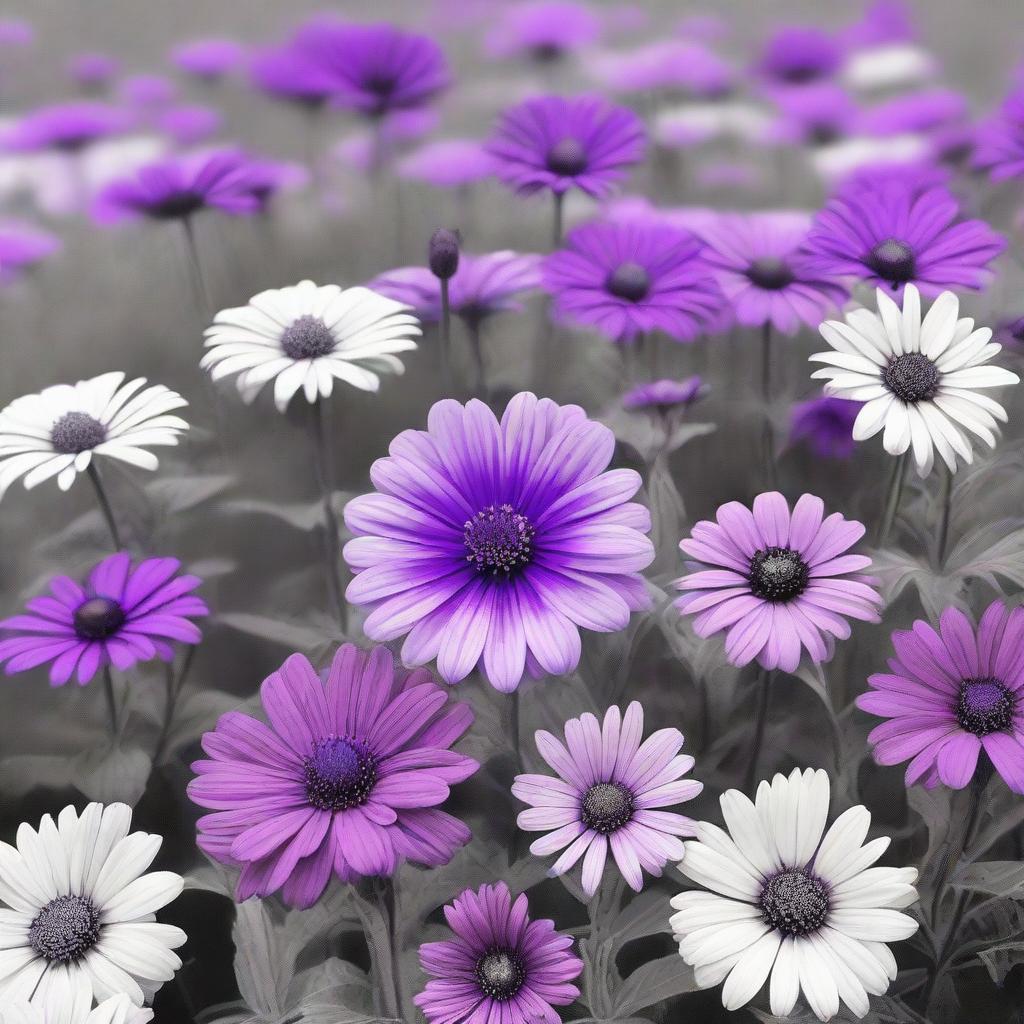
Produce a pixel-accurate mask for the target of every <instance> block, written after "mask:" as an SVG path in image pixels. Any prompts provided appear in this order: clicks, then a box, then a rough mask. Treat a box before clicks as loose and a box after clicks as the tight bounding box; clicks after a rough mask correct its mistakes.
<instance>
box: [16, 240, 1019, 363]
mask: <svg viewBox="0 0 1024 1024" xmlns="http://www.w3.org/2000/svg"><path fill="white" fill-rule="evenodd" d="M0 264H2V257H0ZM992 340H993V341H994V342H996V343H997V344H999V345H1002V346H1003V348H1004V349H1008V350H1009V351H1010V352H1013V353H1015V354H1017V355H1021V354H1024V316H1015V317H1011V318H1009V319H1006V320H1002V321H1000V322H999V323H998V324H997V325H996V329H995V331H994V332H993V334H992Z"/></svg>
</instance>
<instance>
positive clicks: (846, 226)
mask: <svg viewBox="0 0 1024 1024" xmlns="http://www.w3.org/2000/svg"><path fill="white" fill-rule="evenodd" d="M959 213H960V207H959V204H958V203H957V200H956V198H955V197H954V196H953V194H952V193H951V192H950V191H949V190H948V189H945V188H942V187H940V186H937V187H935V188H930V189H927V190H926V191H924V192H920V191H918V190H917V189H915V188H914V187H913V184H912V183H911V184H908V183H905V182H902V181H898V180H892V181H888V182H885V183H883V184H880V185H878V186H877V187H846V188H844V189H843V190H842V191H841V192H840V194H839V195H838V196H836V198H834V199H833V200H832V201H831V202H830V203H829V204H828V206H826V207H825V209H824V210H822V211H821V212H820V213H819V214H818V215H817V217H816V218H815V221H814V226H813V227H812V228H811V233H810V235H809V236H808V239H807V251H808V253H809V254H810V256H811V261H810V266H811V267H812V268H813V269H814V270H815V271H816V272H817V273H819V274H822V275H823V276H826V277H837V276H850V277H854V278H859V279H860V280H862V281H866V282H868V283H869V284H872V285H875V286H877V287H879V288H885V289H887V290H888V291H890V292H892V293H893V294H894V295H902V293H903V286H904V285H905V284H907V283H908V282H911V281H912V282H913V283H914V284H915V285H917V287H918V288H919V289H920V291H921V294H922V295H926V296H929V297H934V296H937V295H938V294H939V293H940V292H942V291H944V290H945V289H947V288H950V289H954V290H956V289H962V288H973V289H975V290H980V289H981V288H984V287H985V286H986V285H987V284H988V282H989V281H990V280H991V279H992V270H991V269H990V268H989V263H990V262H991V261H992V260H993V259H995V257H996V256H998V255H999V254H1000V253H1001V252H1002V251H1003V249H1005V248H1006V240H1005V239H1004V238H1003V237H1002V236H1001V235H998V234H996V232H995V231H993V230H992V229H991V228H990V227H989V226H988V225H987V224H986V223H985V222H984V221H981V220H966V221H960V220H958V219H957V218H958V216H959Z"/></svg>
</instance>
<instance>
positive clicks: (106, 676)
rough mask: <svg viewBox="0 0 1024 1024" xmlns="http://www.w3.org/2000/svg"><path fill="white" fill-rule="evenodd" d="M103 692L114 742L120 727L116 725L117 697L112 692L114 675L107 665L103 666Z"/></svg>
mask: <svg viewBox="0 0 1024 1024" xmlns="http://www.w3.org/2000/svg"><path fill="white" fill-rule="evenodd" d="M103 692H104V694H105V696H106V698H107V713H108V715H109V716H110V736H111V738H112V740H113V741H114V742H115V743H116V742H117V738H118V735H119V733H120V728H119V726H118V714H117V697H116V695H115V694H114V677H113V675H112V674H111V671H110V666H109V665H105V666H104V667H103Z"/></svg>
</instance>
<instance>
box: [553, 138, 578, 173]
mask: <svg viewBox="0 0 1024 1024" xmlns="http://www.w3.org/2000/svg"><path fill="white" fill-rule="evenodd" d="M586 169H587V153H586V150H585V149H584V148H583V146H582V145H580V143H578V142H577V141H576V140H575V139H562V141H561V142H558V143H556V144H555V145H554V146H552V147H551V149H550V150H548V170H549V171H551V173H552V174H559V175H561V176H562V177H563V178H572V177H574V176H575V175H577V174H582V173H583V172H584V171H585V170H586Z"/></svg>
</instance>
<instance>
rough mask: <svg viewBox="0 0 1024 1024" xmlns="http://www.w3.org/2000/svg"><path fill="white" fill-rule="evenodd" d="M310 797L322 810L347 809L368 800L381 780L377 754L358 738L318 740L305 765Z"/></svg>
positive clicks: (339, 737) (307, 792) (307, 789)
mask: <svg viewBox="0 0 1024 1024" xmlns="http://www.w3.org/2000/svg"><path fill="white" fill-rule="evenodd" d="M303 773H304V775H305V783H306V798H307V799H308V800H309V802H310V803H311V804H312V805H313V806H314V807H316V808H318V809H319V810H321V811H344V810H347V809H348V808H349V807H358V806H359V805H361V804H364V803H366V801H367V799H368V798H369V796H370V793H371V792H372V790H373V787H374V784H375V783H376V782H377V758H376V757H374V755H373V754H372V753H371V752H370V751H369V750H368V749H367V747H366V746H365V745H364V744H362V743H359V742H357V741H356V740H352V739H346V738H344V737H341V736H328V737H327V738H326V739H322V740H318V741H317V742H316V743H315V744H314V746H313V753H312V754H311V755H310V756H309V757H307V758H306V759H305V761H304V765H303Z"/></svg>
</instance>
